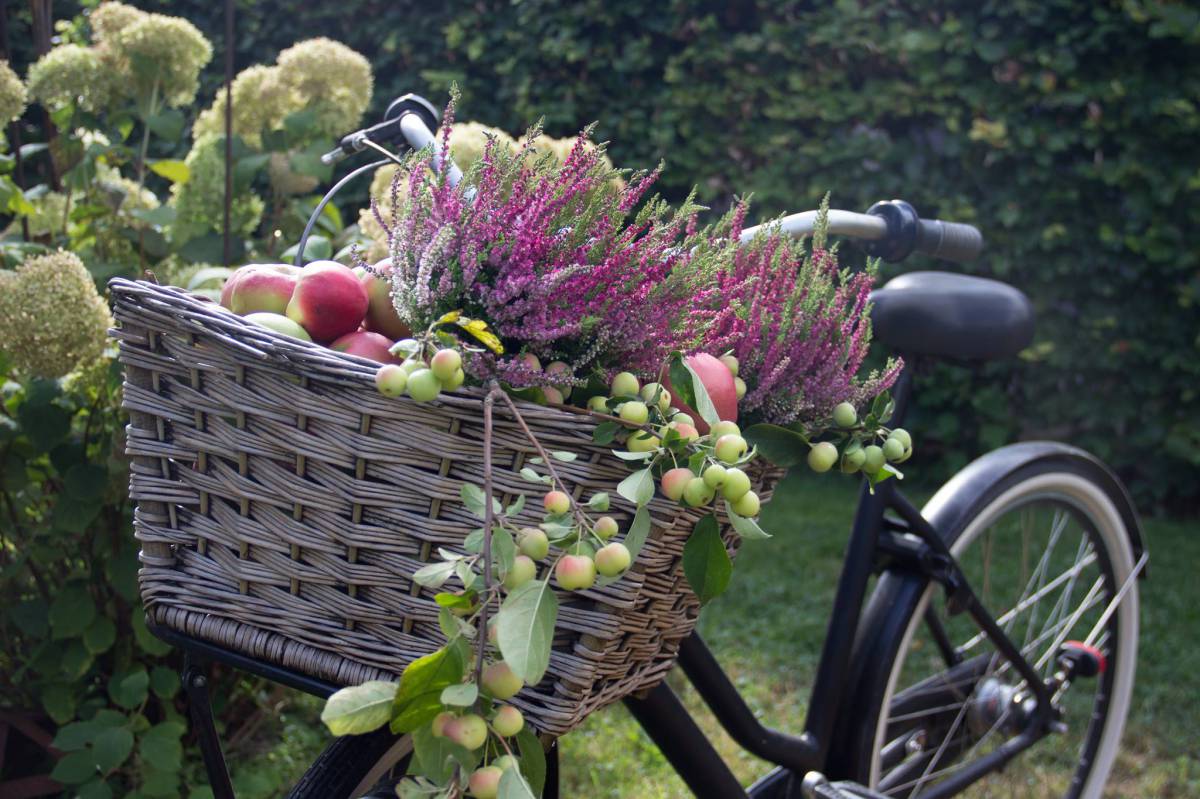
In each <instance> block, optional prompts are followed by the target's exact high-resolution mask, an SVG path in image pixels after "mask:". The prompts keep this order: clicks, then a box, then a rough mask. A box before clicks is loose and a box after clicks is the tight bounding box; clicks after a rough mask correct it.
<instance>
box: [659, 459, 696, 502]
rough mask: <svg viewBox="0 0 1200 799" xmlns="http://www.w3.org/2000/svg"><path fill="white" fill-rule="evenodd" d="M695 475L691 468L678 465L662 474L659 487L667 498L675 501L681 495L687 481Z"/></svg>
mask: <svg viewBox="0 0 1200 799" xmlns="http://www.w3.org/2000/svg"><path fill="white" fill-rule="evenodd" d="M695 476H696V475H694V474H692V470H691V469H684V468H683V467H679V468H676V469H670V470H668V471H667V472H666V473H665V474H663V476H662V481H661V484H660V485H661V487H662V492H663V495H664V496H666V498H667V499H673V500H675V501H676V502H678V501H679V498H680V497H682V496H683V489H684V488H685V487H686V486H687V484H688V481H689V480H691V479H692V478H693V477H695Z"/></svg>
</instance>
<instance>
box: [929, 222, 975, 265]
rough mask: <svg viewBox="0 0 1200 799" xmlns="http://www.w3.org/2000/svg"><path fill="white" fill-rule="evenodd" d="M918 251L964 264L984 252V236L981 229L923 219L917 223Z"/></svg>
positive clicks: (956, 223)
mask: <svg viewBox="0 0 1200 799" xmlns="http://www.w3.org/2000/svg"><path fill="white" fill-rule="evenodd" d="M916 244H917V246H916V251H917V252H919V253H921V254H922V255H929V256H932V257H934V258H941V259H942V260H944V261H954V262H955V263H960V264H964V263H967V262H968V261H973V260H975V259H976V258H978V257H979V253H981V252H983V234H982V233H980V232H979V228H976V227H973V226H971V225H964V224H962V223H959V222H943V221H942V220H940V219H922V220H920V221H919V222H918V223H917V242H916Z"/></svg>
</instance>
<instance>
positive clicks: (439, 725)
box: [433, 710, 458, 738]
mask: <svg viewBox="0 0 1200 799" xmlns="http://www.w3.org/2000/svg"><path fill="white" fill-rule="evenodd" d="M456 718H458V717H457V716H455V715H454V714H453V713H451V712H450V711H448V710H443V711H442V712H441V713H438V714H437V715H436V716H434V717H433V737H434V738H442V737H444V736H445V735H446V725H447V724H449V723H450V722H452V721H454V720H455V719H456Z"/></svg>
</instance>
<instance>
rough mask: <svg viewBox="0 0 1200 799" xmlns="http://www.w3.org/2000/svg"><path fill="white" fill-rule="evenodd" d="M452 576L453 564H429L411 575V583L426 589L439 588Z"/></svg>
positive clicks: (450, 562) (449, 562)
mask: <svg viewBox="0 0 1200 799" xmlns="http://www.w3.org/2000/svg"><path fill="white" fill-rule="evenodd" d="M452 574H454V562H452V561H442V562H441V563H431V564H429V565H428V566H422V567H421V568H419V569H417V570H416V572H415V573H413V582H415V583H416V584H417V585H423V586H425V587H426V588H441V587H442V586H443V585H444V584H445V583H446V581H447V580H449V579H450V576H451V575H452Z"/></svg>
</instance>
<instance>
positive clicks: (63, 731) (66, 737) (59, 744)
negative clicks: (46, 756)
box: [51, 721, 104, 752]
mask: <svg viewBox="0 0 1200 799" xmlns="http://www.w3.org/2000/svg"><path fill="white" fill-rule="evenodd" d="M103 729H104V727H101V726H100V725H98V724H96V723H95V722H94V721H75V722H72V723H70V724H67V725H65V726H63V727H59V729H58V732H57V733H55V735H54V740H53V741H52V742H51V746H53V747H54V748H55V749H57V750H59V751H60V752H74V751H75V750H76V749H83V748H84V747H85V746H87V745H88V744H89V743H91V741H92V739H93V738H95V737H96V735H97V734H98V733H99V732H100V731H101V730H103Z"/></svg>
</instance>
